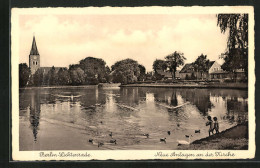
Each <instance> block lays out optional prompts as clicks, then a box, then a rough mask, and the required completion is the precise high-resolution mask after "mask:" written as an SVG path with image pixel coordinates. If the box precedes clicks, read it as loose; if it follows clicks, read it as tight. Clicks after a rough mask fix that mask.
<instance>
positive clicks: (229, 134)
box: [177, 122, 248, 150]
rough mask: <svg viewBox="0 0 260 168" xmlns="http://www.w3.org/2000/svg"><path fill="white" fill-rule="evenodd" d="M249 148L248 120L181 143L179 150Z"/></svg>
mask: <svg viewBox="0 0 260 168" xmlns="http://www.w3.org/2000/svg"><path fill="white" fill-rule="evenodd" d="M206 149H207V150H208V149H211V150H230V149H234V150H248V122H244V123H241V124H238V125H236V126H234V127H231V128H229V129H226V130H224V131H222V132H220V133H219V134H214V135H211V136H208V137H206V138H201V139H198V140H195V141H193V142H192V143H191V144H190V145H180V146H179V147H178V149H177V150H206Z"/></svg>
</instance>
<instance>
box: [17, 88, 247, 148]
mask: <svg viewBox="0 0 260 168" xmlns="http://www.w3.org/2000/svg"><path fill="white" fill-rule="evenodd" d="M19 108H20V111H19V117H20V118H19V134H20V136H19V144H20V146H19V147H20V150H97V149H99V150H100V149H101V150H103V149H117V150H120V149H128V150H131V149H134V150H135V149H138V150H142V149H144V150H163V149H169V150H170V149H176V148H177V145H178V140H186V141H189V138H186V136H185V135H193V136H192V137H191V141H193V140H196V139H200V138H203V137H206V136H208V127H206V126H205V123H206V122H207V116H208V115H210V116H212V117H217V118H218V122H219V125H220V131H223V130H225V129H227V128H230V127H232V126H234V125H236V124H238V123H240V122H243V121H244V120H247V118H248V92H247V91H244V90H232V89H177V88H172V89H170V88H137V87H131V88H130V87H129V88H97V87H94V86H93V87H89V88H88V87H86V88H72V87H68V88H31V89H20V96H19ZM195 130H200V133H195ZM168 131H170V135H169V134H168ZM111 132H112V137H111V136H110V135H109V134H110V133H111ZM143 134H149V137H148V138H147V137H146V136H144V135H143ZM161 138H166V143H165V142H161V141H160V139H161ZM89 139H93V144H92V143H90V142H89ZM111 139H116V142H117V144H114V143H110V140H111ZM98 142H102V143H104V145H103V146H101V147H98V145H97V144H98Z"/></svg>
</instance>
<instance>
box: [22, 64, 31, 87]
mask: <svg viewBox="0 0 260 168" xmlns="http://www.w3.org/2000/svg"><path fill="white" fill-rule="evenodd" d="M30 75H31V70H30V68H29V67H28V66H27V64H26V63H21V64H19V87H24V86H26V85H27V83H28V82H29V79H30Z"/></svg>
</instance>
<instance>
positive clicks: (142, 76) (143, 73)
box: [138, 64, 146, 81]
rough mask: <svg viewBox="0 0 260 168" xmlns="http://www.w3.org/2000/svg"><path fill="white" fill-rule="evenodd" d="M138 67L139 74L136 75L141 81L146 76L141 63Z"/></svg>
mask: <svg viewBox="0 0 260 168" xmlns="http://www.w3.org/2000/svg"><path fill="white" fill-rule="evenodd" d="M138 68H139V69H140V75H139V76H138V81H143V80H145V77H146V74H145V72H146V69H145V67H144V66H143V65H141V64H139V65H138Z"/></svg>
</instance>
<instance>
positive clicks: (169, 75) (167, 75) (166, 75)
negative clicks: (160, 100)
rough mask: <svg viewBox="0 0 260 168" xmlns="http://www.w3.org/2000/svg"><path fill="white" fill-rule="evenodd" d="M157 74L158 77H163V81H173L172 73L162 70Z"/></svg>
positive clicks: (157, 71)
mask: <svg viewBox="0 0 260 168" xmlns="http://www.w3.org/2000/svg"><path fill="white" fill-rule="evenodd" d="M156 73H157V74H158V75H161V76H162V79H164V80H166V79H172V73H171V72H169V71H164V70H161V69H158V70H156Z"/></svg>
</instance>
